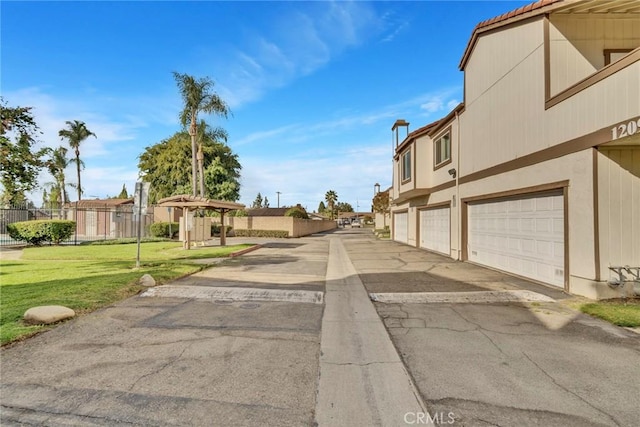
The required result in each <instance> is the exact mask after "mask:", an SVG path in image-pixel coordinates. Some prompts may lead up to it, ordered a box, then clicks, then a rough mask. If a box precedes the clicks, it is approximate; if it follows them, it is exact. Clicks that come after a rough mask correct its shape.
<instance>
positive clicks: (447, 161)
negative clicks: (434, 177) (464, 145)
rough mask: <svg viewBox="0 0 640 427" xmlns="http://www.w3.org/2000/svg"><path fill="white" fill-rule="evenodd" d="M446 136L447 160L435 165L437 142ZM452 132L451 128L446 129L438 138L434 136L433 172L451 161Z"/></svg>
mask: <svg viewBox="0 0 640 427" xmlns="http://www.w3.org/2000/svg"><path fill="white" fill-rule="evenodd" d="M446 135H449V158H448V159H445V160H442V161H441V162H440V163H437V161H438V145H439V142H440V140H441V139H442V138H444V137H445V136H446ZM451 135H452V132H451V126H449V127H447V128H446V129H445V130H444V131H442V132H440V134H438V136H436V137H435V138H433V170H437V169H440V168H441V167H443V166H445V165H448V164H449V163H451V162H452V159H453V144H452V139H453V138H452V137H451Z"/></svg>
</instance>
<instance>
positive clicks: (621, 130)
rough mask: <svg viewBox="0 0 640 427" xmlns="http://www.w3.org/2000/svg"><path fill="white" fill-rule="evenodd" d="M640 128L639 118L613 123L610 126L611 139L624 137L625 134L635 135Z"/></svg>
mask: <svg viewBox="0 0 640 427" xmlns="http://www.w3.org/2000/svg"><path fill="white" fill-rule="evenodd" d="M639 130H640V119H638V120H631V121H630V122H628V123H622V124H619V125H615V126H614V127H612V128H611V140H615V139H618V138H624V137H625V136H631V135H635V133H636V132H638V131H639Z"/></svg>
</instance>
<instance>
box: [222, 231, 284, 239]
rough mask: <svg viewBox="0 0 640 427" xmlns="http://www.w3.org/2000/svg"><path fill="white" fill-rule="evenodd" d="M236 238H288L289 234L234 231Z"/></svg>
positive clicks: (281, 232)
mask: <svg viewBox="0 0 640 427" xmlns="http://www.w3.org/2000/svg"><path fill="white" fill-rule="evenodd" d="M234 233H235V236H236V237H278V238H287V237H289V232H288V231H286V230H238V229H236V230H234Z"/></svg>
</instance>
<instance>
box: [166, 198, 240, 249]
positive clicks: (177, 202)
mask: <svg viewBox="0 0 640 427" xmlns="http://www.w3.org/2000/svg"><path fill="white" fill-rule="evenodd" d="M158 206H162V207H165V208H180V209H182V212H183V213H182V220H183V226H184V231H185V233H184V236H185V237H184V239H185V240H184V243H183V244H184V247H185V249H190V248H191V239H190V237H189V231H188V229H187V216H188V215H187V213H188V212H189V211H191V210H196V209H204V210H211V211H216V212H218V213H220V222H221V224H222V227H221V229H220V246H225V245H226V244H227V236H226V234H227V229H226V227H225V226H224V214H225V213H227V212H229V211H233V210H237V209H244V205H243V204H240V203H234V202H227V201H224V200H211V199H207V198H204V197H197V196H190V195H187V194H180V195H177V196H170V197H165V198H164V199H160V200H158Z"/></svg>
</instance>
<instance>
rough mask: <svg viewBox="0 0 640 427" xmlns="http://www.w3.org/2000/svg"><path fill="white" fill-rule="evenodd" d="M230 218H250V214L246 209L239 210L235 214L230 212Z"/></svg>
mask: <svg viewBox="0 0 640 427" xmlns="http://www.w3.org/2000/svg"><path fill="white" fill-rule="evenodd" d="M229 216H237V217H243V216H249V214H248V213H247V211H246V210H244V209H237V210H235V211H233V212H230V213H229Z"/></svg>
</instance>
